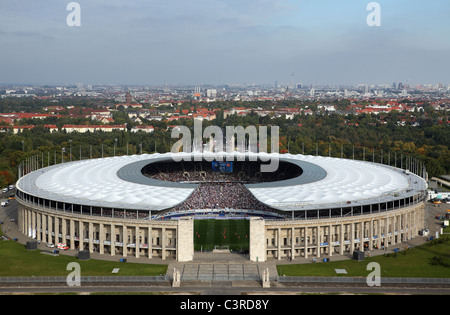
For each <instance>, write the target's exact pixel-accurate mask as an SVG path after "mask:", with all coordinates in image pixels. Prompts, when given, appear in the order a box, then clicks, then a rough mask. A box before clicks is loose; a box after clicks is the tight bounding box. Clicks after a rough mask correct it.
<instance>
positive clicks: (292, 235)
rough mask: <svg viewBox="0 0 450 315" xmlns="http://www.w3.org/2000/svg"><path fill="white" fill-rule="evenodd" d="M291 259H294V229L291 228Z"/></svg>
mask: <svg viewBox="0 0 450 315" xmlns="http://www.w3.org/2000/svg"><path fill="white" fill-rule="evenodd" d="M291 258H292V259H294V258H295V228H293V227H292V228H291Z"/></svg>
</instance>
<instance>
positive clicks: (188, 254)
mask: <svg viewBox="0 0 450 315" xmlns="http://www.w3.org/2000/svg"><path fill="white" fill-rule="evenodd" d="M149 230H151V228H149ZM176 232H177V244H176V248H177V261H192V260H193V259H194V220H193V219H192V218H189V219H180V220H178V228H177V231H176ZM149 250H150V247H149ZM150 258H151V257H150Z"/></svg>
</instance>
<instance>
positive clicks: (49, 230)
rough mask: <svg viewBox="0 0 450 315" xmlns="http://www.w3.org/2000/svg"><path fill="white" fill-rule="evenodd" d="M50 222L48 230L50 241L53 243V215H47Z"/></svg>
mask: <svg viewBox="0 0 450 315" xmlns="http://www.w3.org/2000/svg"><path fill="white" fill-rule="evenodd" d="M47 220H48V224H47V231H48V243H53V237H52V232H53V229H52V227H53V226H52V216H50V215H48V216H47Z"/></svg>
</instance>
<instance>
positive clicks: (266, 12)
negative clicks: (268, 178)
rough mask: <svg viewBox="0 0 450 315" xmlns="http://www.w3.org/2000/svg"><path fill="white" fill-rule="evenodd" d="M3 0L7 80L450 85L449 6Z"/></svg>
mask: <svg viewBox="0 0 450 315" xmlns="http://www.w3.org/2000/svg"><path fill="white" fill-rule="evenodd" d="M70 2H71V1H69V0H41V1H35V0H20V1H17V0H1V1H0V83H3V84H5V83H23V84H73V83H83V84H127V85H135V84H142V85H161V84H164V83H166V84H186V85H201V84H273V83H274V82H275V81H279V82H280V83H283V82H287V83H290V82H291V81H292V79H293V80H294V81H295V83H303V84H312V85H322V84H328V85H350V84H389V85H390V84H392V83H393V82H403V83H410V84H427V83H430V84H437V83H443V84H450V58H449V56H450V1H448V0H432V1H423V0H421V1H418V0H379V1H376V2H377V3H378V4H379V5H380V8H381V14H380V16H381V25H380V26H374V27H370V26H368V24H367V21H366V20H367V16H368V15H369V14H370V13H371V11H368V10H367V5H368V4H369V3H370V2H371V1H370V0H79V1H76V2H77V3H78V4H79V5H80V9H81V10H80V21H81V26H72V27H71V26H68V25H67V22H66V19H67V16H68V15H69V14H70V13H71V12H70V11H68V10H67V5H68V4H69V3H70Z"/></svg>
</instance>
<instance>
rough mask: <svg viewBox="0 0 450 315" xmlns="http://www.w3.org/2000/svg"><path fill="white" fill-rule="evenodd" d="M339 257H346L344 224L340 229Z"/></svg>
mask: <svg viewBox="0 0 450 315" xmlns="http://www.w3.org/2000/svg"><path fill="white" fill-rule="evenodd" d="M339 232H340V235H339V255H344V248H345V244H344V243H345V241H344V234H345V232H344V224H343V223H341V225H340V228H339Z"/></svg>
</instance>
